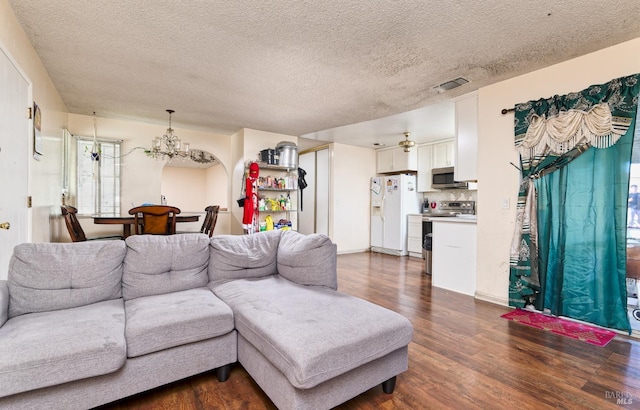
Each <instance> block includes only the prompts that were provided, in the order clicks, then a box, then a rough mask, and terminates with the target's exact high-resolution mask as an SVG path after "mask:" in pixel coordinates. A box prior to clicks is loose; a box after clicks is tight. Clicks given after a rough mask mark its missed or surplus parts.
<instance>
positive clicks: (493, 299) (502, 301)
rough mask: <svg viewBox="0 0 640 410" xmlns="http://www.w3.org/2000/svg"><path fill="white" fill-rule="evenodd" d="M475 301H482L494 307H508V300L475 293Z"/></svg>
mask: <svg viewBox="0 0 640 410" xmlns="http://www.w3.org/2000/svg"><path fill="white" fill-rule="evenodd" d="M475 298H476V299H480V300H484V301H485V302H490V303H494V304H496V305H502V306H509V299H505V298H501V297H496V296H494V295H490V294H488V293H483V292H477V291H476V295H475Z"/></svg>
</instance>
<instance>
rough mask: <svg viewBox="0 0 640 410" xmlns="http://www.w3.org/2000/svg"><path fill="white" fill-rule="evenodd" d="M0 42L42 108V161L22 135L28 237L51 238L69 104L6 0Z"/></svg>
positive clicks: (0, 11)
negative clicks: (29, 201) (26, 170)
mask: <svg viewBox="0 0 640 410" xmlns="http://www.w3.org/2000/svg"><path fill="white" fill-rule="evenodd" d="M0 42H1V43H2V45H3V48H4V49H5V50H7V52H8V53H9V54H10V55H11V57H12V58H13V59H14V60H15V61H16V63H17V64H18V66H19V67H20V69H21V70H22V71H23V72H24V73H25V74H26V76H27V77H28V78H29V80H30V81H31V84H32V97H33V100H34V101H35V102H36V103H37V104H38V106H39V107H40V110H41V112H42V136H43V143H44V144H43V148H44V149H43V150H44V156H43V157H42V158H41V161H36V160H34V159H33V158H32V157H31V153H32V152H33V137H32V135H23V136H20V138H28V139H29V150H30V153H29V157H28V158H27V159H26V160H27V161H28V163H29V194H30V195H31V197H32V199H33V207H32V209H31V214H30V232H29V235H28V237H29V238H31V240H32V241H33V242H49V241H50V240H51V238H52V237H54V236H55V235H57V223H56V221H55V219H52V218H51V217H50V215H51V214H52V213H53V214H56V213H57V214H58V215H59V214H60V203H61V195H62V179H61V177H60V175H61V174H62V173H61V164H62V158H61V155H62V144H61V141H62V129H63V128H64V127H65V126H66V122H67V115H66V112H67V108H66V106H65V105H64V103H63V102H62V99H61V98H60V95H59V94H58V91H57V90H56V89H55V87H54V86H53V83H52V82H51V79H50V78H49V75H48V74H47V72H46V71H45V69H44V67H43V66H42V62H41V61H40V58H39V57H38V55H37V54H36V52H35V50H34V49H33V47H32V46H31V43H30V42H29V39H28V38H27V36H26V34H25V33H24V31H23V30H22V27H20V25H19V24H18V21H17V19H16V17H15V15H14V13H13V10H12V9H11V7H9V4H8V3H7V1H6V0H0ZM0 92H1V91H0ZM26 108H27V107H25V110H26Z"/></svg>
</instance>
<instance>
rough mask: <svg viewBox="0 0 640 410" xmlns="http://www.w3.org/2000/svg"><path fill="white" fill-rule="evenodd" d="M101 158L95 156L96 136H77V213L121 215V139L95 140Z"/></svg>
mask: <svg viewBox="0 0 640 410" xmlns="http://www.w3.org/2000/svg"><path fill="white" fill-rule="evenodd" d="M96 143H97V152H98V154H99V160H98V161H94V160H93V158H92V148H93V144H94V140H93V139H89V138H84V137H77V139H76V155H75V157H76V186H75V190H76V192H75V196H76V208H78V214H84V215H91V214H97V213H109V214H116V215H118V214H120V158H121V156H120V148H121V144H122V141H117V140H100V139H98V140H96Z"/></svg>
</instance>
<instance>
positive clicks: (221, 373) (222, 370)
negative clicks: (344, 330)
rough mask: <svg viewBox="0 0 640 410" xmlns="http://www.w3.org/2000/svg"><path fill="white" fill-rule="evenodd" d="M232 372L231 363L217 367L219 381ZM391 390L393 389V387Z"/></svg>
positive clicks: (225, 379) (222, 380)
mask: <svg viewBox="0 0 640 410" xmlns="http://www.w3.org/2000/svg"><path fill="white" fill-rule="evenodd" d="M230 374H231V365H230V364H226V365H224V366H222V367H218V368H217V369H216V377H217V378H218V381H219V382H226V381H227V379H228V378H229V375H230ZM385 383H386V382H385ZM391 390H393V388H392V389H391Z"/></svg>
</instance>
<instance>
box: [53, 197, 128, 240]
mask: <svg viewBox="0 0 640 410" xmlns="http://www.w3.org/2000/svg"><path fill="white" fill-rule="evenodd" d="M60 211H61V212H62V216H63V217H64V222H65V224H66V225H67V230H68V231H69V236H70V237H71V241H72V242H84V241H87V240H89V241H93V240H102V239H122V236H119V235H111V236H99V237H95V238H87V236H86V235H85V233H84V230H83V229H82V225H80V221H79V220H78V217H77V213H78V209H77V208H75V207H73V206H71V205H61V206H60Z"/></svg>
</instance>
